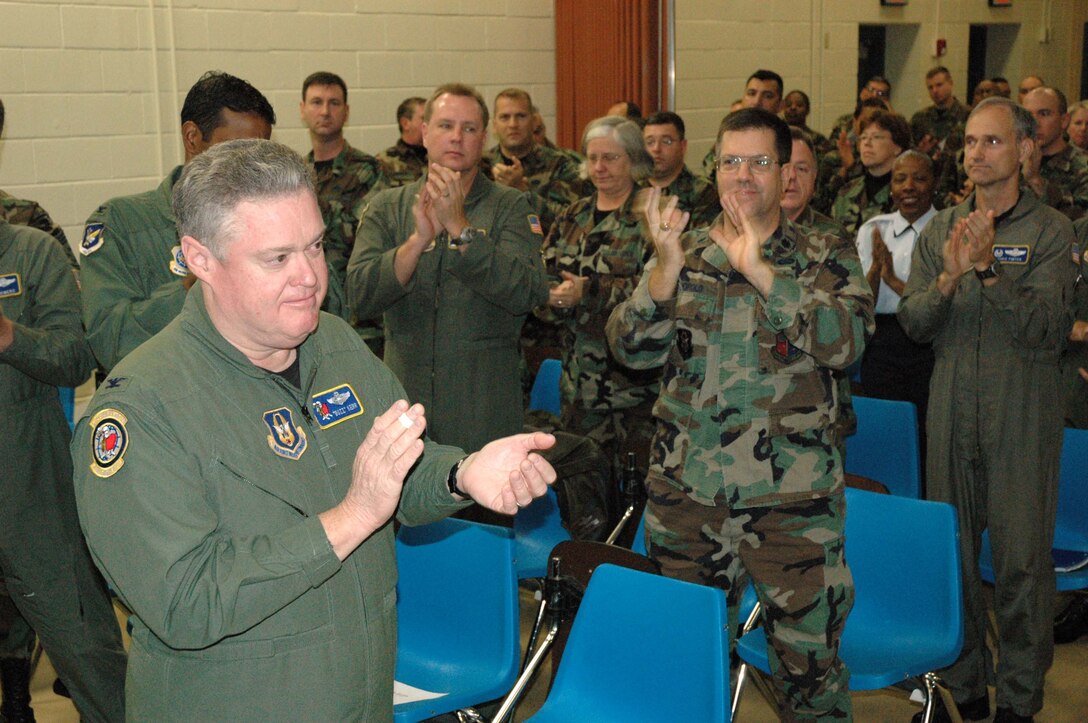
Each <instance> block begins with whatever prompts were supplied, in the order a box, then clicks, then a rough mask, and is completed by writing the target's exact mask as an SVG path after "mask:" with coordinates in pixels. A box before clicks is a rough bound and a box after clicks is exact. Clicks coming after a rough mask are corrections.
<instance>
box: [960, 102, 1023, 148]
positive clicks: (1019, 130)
mask: <svg viewBox="0 0 1088 723" xmlns="http://www.w3.org/2000/svg"><path fill="white" fill-rule="evenodd" d="M995 106H1000V107H1002V108H1005V109H1007V110H1008V111H1009V113H1010V114H1011V115H1012V126H1013V129H1014V130H1015V131H1016V140H1017V141H1022V140H1024V139H1025V138H1031V139H1032V140H1035V134H1036V133H1037V132H1038V130H1039V126H1038V124H1037V123H1036V122H1035V116H1034V115H1032V113H1031V111H1030V110H1028V109H1027V108H1025V107H1024V106H1022V105H1019V104H1018V103H1017V102H1016V101H1014V100H1011V99H1009V98H1004V97H1002V96H999V95H992V96H990V97H989V98H986V99H984V100H983V101H982V102H981V103H979V104H978V105H976V106H975V108H974V110H972V111H971V115H969V116H967V120H971V116H973V115H974V114H975V113H978V112H979V111H980V110H982V109H984V108H993V107H995Z"/></svg>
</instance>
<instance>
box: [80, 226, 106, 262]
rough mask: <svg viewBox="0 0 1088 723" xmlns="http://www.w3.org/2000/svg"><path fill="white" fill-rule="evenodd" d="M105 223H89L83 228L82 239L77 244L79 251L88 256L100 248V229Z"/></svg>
mask: <svg viewBox="0 0 1088 723" xmlns="http://www.w3.org/2000/svg"><path fill="white" fill-rule="evenodd" d="M103 228H105V224H102V223H89V224H87V225H86V226H85V227H84V228H83V241H81V242H80V244H79V253H81V254H83V255H84V256H90V255H91V254H93V253H94V252H95V251H97V250H98V249H100V248H102V229H103Z"/></svg>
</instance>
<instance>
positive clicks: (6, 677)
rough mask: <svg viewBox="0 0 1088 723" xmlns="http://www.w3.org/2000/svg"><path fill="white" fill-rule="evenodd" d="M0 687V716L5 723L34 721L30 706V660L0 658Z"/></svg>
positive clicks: (32, 710) (28, 722)
mask: <svg viewBox="0 0 1088 723" xmlns="http://www.w3.org/2000/svg"><path fill="white" fill-rule="evenodd" d="M0 687H3V702H2V703H0V718H2V719H3V720H4V722H5V723H34V709H33V708H31V707H30V661H29V660H27V659H26V658H0Z"/></svg>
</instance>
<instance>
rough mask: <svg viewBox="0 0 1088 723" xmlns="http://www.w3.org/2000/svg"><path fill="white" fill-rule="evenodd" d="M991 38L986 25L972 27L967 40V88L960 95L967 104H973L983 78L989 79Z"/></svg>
mask: <svg viewBox="0 0 1088 723" xmlns="http://www.w3.org/2000/svg"><path fill="white" fill-rule="evenodd" d="M988 37H989V32H988V28H987V26H985V25H972V26H971V30H970V35H969V36H968V39H967V88H966V89H965V90H964V91H963V92H962V93H961V94H960V98H961V99H962V100H963V101H964V102H965V103H970V102H971V97H972V95H973V94H974V92H975V86H976V85H978V83H979V81H980V80H982V79H983V78H987V77H989V73H988V72H987V71H986V40H987V38H988Z"/></svg>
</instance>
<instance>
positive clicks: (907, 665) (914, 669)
mask: <svg viewBox="0 0 1088 723" xmlns="http://www.w3.org/2000/svg"><path fill="white" fill-rule="evenodd" d="M846 510H847V512H846V560H847V564H848V565H849V566H850V571H851V572H852V573H853V576H854V587H855V589H856V598H855V601H854V609H853V610H852V611H851V613H850V616H849V617H848V618H847V620H846V628H845V630H844V631H843V637H842V644H841V647H840V655H841V656H842V659H843V662H844V663H846V666H847V667H848V668H849V669H850V687H851V689H853V690H877V689H880V688H886V687H888V686H890V685H894V684H896V683H898V682H900V681H902V680H904V679H906V678H908V677H910V676H915V675H923V674H925V673H927V672H930V671H935V670H938V669H940V668H944V667H946V666H948V665H950V664H951V663H952V662H953V661H955V660H956V658H957V657H958V656H959V653H960V648H962V647H963V605H962V602H963V589H962V585H961V571H960V553H959V541H958V525H957V522H956V513H955V510H954V509H953V507H952V505H949V504H946V503H943V502H929V501H926V500H912V499H908V498H905V497H896V496H893V495H883V494H876V493H873V492H866V491H864V490H859V489H853V488H847V490H846ZM737 651H738V654H739V655H740V656H741V658H742V659H744V661H745V662H747V663H749V664H751V665H754V666H756V667H757V668H759V669H760V670H762V671H764V672H766V671H767V669H768V668H767V645H766V638H765V637H764V633H763V629H762V628H760V629H758V630H755V631H753V632H751V633H749V634H748V635H745V636H744V637H743V638H741V639H740V641H738V643H737Z"/></svg>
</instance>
